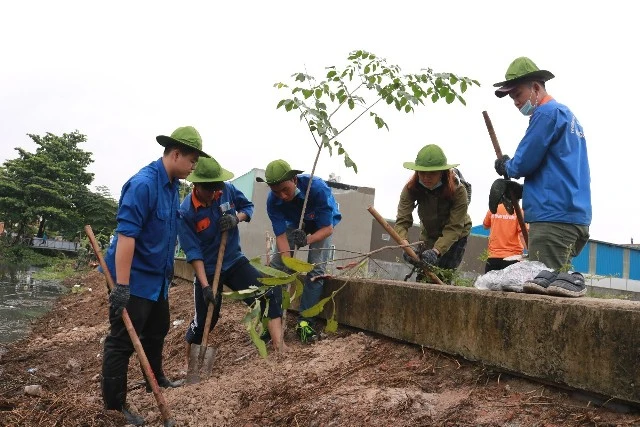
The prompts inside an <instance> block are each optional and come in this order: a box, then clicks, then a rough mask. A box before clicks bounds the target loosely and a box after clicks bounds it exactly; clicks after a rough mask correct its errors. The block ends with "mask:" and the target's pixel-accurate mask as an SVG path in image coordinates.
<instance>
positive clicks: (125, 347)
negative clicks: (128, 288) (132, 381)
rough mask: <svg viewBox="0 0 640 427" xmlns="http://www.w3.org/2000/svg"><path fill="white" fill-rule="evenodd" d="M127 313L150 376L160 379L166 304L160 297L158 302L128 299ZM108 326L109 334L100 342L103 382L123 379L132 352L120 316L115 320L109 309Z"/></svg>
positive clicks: (129, 339) (167, 306)
mask: <svg viewBox="0 0 640 427" xmlns="http://www.w3.org/2000/svg"><path fill="white" fill-rule="evenodd" d="M127 312H128V313H129V317H130V318H131V323H132V324H133V328H134V329H135V331H136V333H137V334H138V337H139V338H140V342H141V343H142V348H143V349H144V352H145V354H146V356H147V359H149V364H150V365H151V369H152V370H153V373H154V374H155V376H156V378H157V377H160V376H163V375H164V373H163V371H162V349H163V347H164V339H165V337H166V336H167V333H168V332H169V302H168V301H167V300H166V299H164V298H163V297H162V293H161V295H160V298H159V299H158V301H151V300H148V299H146V298H140V297H136V296H133V295H131V298H130V299H129V303H128V304H127ZM109 322H110V323H111V331H110V332H109V335H108V336H107V338H106V339H105V341H104V357H103V360H102V376H103V377H104V378H114V377H126V375H127V370H128V368H129V358H130V357H131V354H132V353H133V352H134V348H133V343H132V342H131V338H129V334H128V332H127V329H126V327H125V325H124V322H123V321H122V316H116V315H115V310H112V309H111V308H109Z"/></svg>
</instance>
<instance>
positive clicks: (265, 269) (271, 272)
mask: <svg viewBox="0 0 640 427" xmlns="http://www.w3.org/2000/svg"><path fill="white" fill-rule="evenodd" d="M249 262H250V263H251V265H252V266H253V267H254V268H255V269H256V270H258V271H259V272H260V273H263V274H266V275H267V276H270V277H288V276H289V275H288V274H287V273H285V272H284V271H280V270H278V269H276V268H273V267H269V266H267V265H262V264H261V262H260V257H255V258H252V259H251V260H250V261H249Z"/></svg>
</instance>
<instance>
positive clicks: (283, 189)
mask: <svg viewBox="0 0 640 427" xmlns="http://www.w3.org/2000/svg"><path fill="white" fill-rule="evenodd" d="M301 173H302V171H301V170H294V169H291V166H289V163H287V162H285V161H284V160H281V159H278V160H274V161H272V162H271V163H269V164H268V165H267V169H266V171H265V178H264V179H262V178H260V177H258V178H256V181H258V182H266V183H267V184H268V185H269V187H270V188H271V192H270V193H269V196H268V198H267V214H268V215H269V219H271V224H272V226H273V232H274V234H275V235H276V247H277V251H278V253H277V254H276V255H275V256H274V257H273V259H272V261H271V266H272V267H274V268H277V269H279V270H284V269H285V266H284V264H283V263H282V259H281V257H289V256H291V254H292V251H293V249H294V248H302V247H305V246H307V245H308V246H309V252H308V255H307V261H308V262H309V263H310V264H314V265H315V267H314V268H313V270H312V271H311V272H309V273H307V277H306V279H305V283H304V291H303V292H302V297H301V298H300V313H302V312H303V311H304V310H306V309H308V308H311V307H313V306H314V305H316V304H317V303H318V301H320V296H321V294H322V287H323V285H324V280H323V279H322V278H321V277H322V276H323V275H324V272H325V269H326V264H327V261H328V259H329V251H330V248H331V236H332V234H333V228H334V227H335V226H336V225H337V224H338V223H339V222H340V220H341V219H342V216H341V215H340V212H339V211H338V205H337V203H336V201H335V199H334V198H333V194H332V193H331V189H330V188H329V186H327V184H326V183H325V182H324V181H323V180H322V179H320V178H318V177H315V176H314V177H313V178H311V177H310V176H309V175H300V174H301ZM309 181H311V188H310V189H309V196H308V198H307V204H306V207H305V211H304V220H303V224H302V227H301V228H299V223H300V217H301V215H302V206H303V204H304V201H305V194H306V192H307V187H308V186H309ZM313 321H314V319H312V318H305V317H303V316H302V315H300V316H299V318H298V325H297V327H296V331H297V333H298V336H299V337H300V340H301V341H302V342H307V341H311V340H316V339H317V334H316V332H315V330H314V329H313V326H314V325H313Z"/></svg>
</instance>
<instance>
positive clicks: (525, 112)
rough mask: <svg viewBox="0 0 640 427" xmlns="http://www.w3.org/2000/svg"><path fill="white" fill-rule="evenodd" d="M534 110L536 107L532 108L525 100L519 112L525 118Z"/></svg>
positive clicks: (529, 102) (528, 101)
mask: <svg viewBox="0 0 640 427" xmlns="http://www.w3.org/2000/svg"><path fill="white" fill-rule="evenodd" d="M535 109H536V107H534V106H533V105H532V104H531V101H530V100H528V99H527V102H526V104H524V105H523V106H522V108H520V112H521V113H522V114H523V115H525V116H530V115H532V114H533V110H535Z"/></svg>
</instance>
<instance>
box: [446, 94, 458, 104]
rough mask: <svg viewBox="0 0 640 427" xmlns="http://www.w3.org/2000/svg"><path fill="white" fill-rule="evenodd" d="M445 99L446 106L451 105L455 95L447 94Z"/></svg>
mask: <svg viewBox="0 0 640 427" xmlns="http://www.w3.org/2000/svg"><path fill="white" fill-rule="evenodd" d="M445 99H446V101H447V104H451V103H452V102H453V101H455V100H456V94H455V93H452V92H449V93H448V94H447V97H446V98H445Z"/></svg>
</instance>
